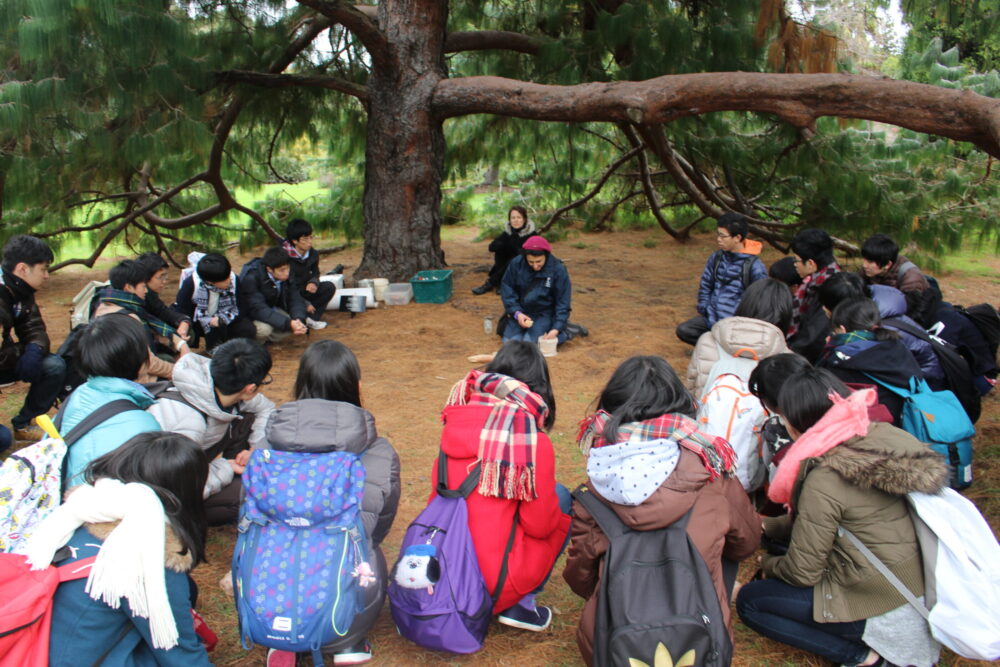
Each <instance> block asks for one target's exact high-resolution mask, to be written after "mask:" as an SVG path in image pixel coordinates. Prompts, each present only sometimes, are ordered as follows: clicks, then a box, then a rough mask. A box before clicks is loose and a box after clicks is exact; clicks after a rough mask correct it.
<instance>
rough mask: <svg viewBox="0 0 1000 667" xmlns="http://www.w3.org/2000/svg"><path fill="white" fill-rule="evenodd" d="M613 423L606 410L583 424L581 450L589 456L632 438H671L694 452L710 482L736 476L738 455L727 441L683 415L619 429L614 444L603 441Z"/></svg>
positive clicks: (665, 416) (579, 436)
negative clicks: (594, 448) (610, 423)
mask: <svg viewBox="0 0 1000 667" xmlns="http://www.w3.org/2000/svg"><path fill="white" fill-rule="evenodd" d="M610 420H611V414H610V413H609V412H607V411H606V410H598V411H597V412H596V413H594V414H592V415H591V416H589V417H585V418H584V419H583V420H581V421H580V431H579V433H578V434H577V437H576V441H577V443H578V444H579V446H580V450H581V451H582V452H583V453H584V454H587V453H588V452H589V451H590V450H591V448H593V447H604V446H605V445H608V444H614V445H617V444H621V443H623V442H628V441H629V440H631V439H632V438H633V437H635V438H637V439H639V440H660V439H669V440H672V441H674V442H676V443H677V445H678V446H680V447H683V448H684V449H686V450H688V451H690V452H693V453H695V454H697V455H698V458H700V459H701V462H702V465H704V466H705V470H707V471H708V475H709V480H714V479H716V478H718V477H721V476H723V475H725V476H732V475H735V474H736V452H734V451H733V448H732V447H730V445H729V443H728V442H726V440H725V439H724V438H720V437H717V436H712V435H708V434H707V433H702V432H701V431H699V430H698V423H697V422H696V421H695V420H693V419H691V418H690V417H686V416H684V415H680V414H667V415H660V416H659V417H654V418H652V419H647V420H645V421H641V422H628V423H625V424H622V425H621V426H619V427H618V434H617V436H616V437H615V442H613V443H609V442H608V441H607V440H605V439H604V429H605V427H606V426H607V425H608V422H609V421H610Z"/></svg>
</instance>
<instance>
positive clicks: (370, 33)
mask: <svg viewBox="0 0 1000 667" xmlns="http://www.w3.org/2000/svg"><path fill="white" fill-rule="evenodd" d="M297 1H298V3H299V4H300V5H305V6H306V7H309V8H310V9H314V10H316V11H317V12H319V13H320V14H322V15H323V16H325V17H327V18H328V19H331V20H332V21H334V22H336V23H339V24H340V25H342V26H344V27H345V28H347V29H348V30H350V31H351V32H352V33H353V34H354V35H355V36H357V38H358V39H359V40H361V43H362V44H363V45H364V47H365V49H366V50H367V51H368V55H369V56H371V59H372V62H375V63H385V62H387V61H388V60H389V59H390V57H391V56H390V49H389V41H388V40H387V39H386V37H385V34H384V33H383V32H382V31H381V30H379V27H378V23H377V22H376V12H375V7H372V6H366V5H354V4H353V3H346V2H338V1H337V0H297Z"/></svg>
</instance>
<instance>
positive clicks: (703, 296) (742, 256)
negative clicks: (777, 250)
mask: <svg viewBox="0 0 1000 667" xmlns="http://www.w3.org/2000/svg"><path fill="white" fill-rule="evenodd" d="M762 248H763V244H762V243H761V242H760V241H744V242H743V252H728V251H725V250H716V251H715V252H713V253H712V254H711V255H709V257H708V261H707V262H705V270H704V271H702V273H701V282H700V283H699V284H698V313H699V314H700V315H702V316H704V318H705V319H706V320H708V325H709V326H712V325H713V324H715V323H716V322H718V321H719V320H721V319H723V318H726V317H731V316H732V315H733V313H735V312H736V308H737V307H738V306H739V305H740V299H742V298H743V291H744V290H746V288H747V286H746V285H744V284H743V264H744V263H745V262H752V264H751V265H750V280H749V282H748V283H747V284H749V283H752V282H754V281H757V280H760V279H761V278H767V268H765V267H764V262H762V261H760V258H759V257H757V255H759V254H760V251H761V249H762ZM716 261H718V263H719V265H718V267H716V265H715V264H716Z"/></svg>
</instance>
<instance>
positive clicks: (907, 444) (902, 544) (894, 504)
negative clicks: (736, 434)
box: [761, 422, 948, 623]
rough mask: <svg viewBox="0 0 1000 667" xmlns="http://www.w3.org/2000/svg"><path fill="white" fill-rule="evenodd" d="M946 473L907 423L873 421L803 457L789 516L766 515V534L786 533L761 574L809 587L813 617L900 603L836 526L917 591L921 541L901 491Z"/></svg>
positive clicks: (863, 615)
mask: <svg viewBox="0 0 1000 667" xmlns="http://www.w3.org/2000/svg"><path fill="white" fill-rule="evenodd" d="M794 447H795V445H794V444H793V445H792V448H793V451H794ZM786 460H787V459H786ZM947 480H948V468H947V466H945V464H944V461H943V459H942V458H941V456H940V455H938V454H936V453H934V452H933V451H931V450H930V449H929V448H928V447H927V445H925V444H924V443H922V442H919V441H918V440H917V439H916V438H914V437H913V436H911V435H910V434H908V433H906V432H905V431H902V430H900V429H898V428H896V427H894V426H890V425H889V424H883V423H878V422H873V423H872V424H871V425H870V426H869V429H868V434H867V435H865V436H863V437H855V438H851V439H850V440H847V441H846V442H843V443H841V444H839V445H837V446H836V447H834V448H833V449H831V450H829V451H828V452H826V453H825V454H823V455H822V456H818V457H815V458H807V459H806V460H805V461H803V462H802V464H801V466H800V468H799V471H798V477H797V479H796V482H795V486H794V487H793V490H792V506H793V507H794V508H795V516H794V521H791V520H790V518H789V516H788V515H786V516H784V517H777V518H773V519H765V520H764V521H765V531H766V532H767V534H768V535H769V536H771V537H777V538H781V537H784V536H786V535H789V534H790V538H791V540H790V544H789V547H788V553H787V554H786V555H784V556H765V557H764V560H763V562H762V564H761V565H762V568H763V570H764V574H765V575H766V576H768V577H776V578H778V579H781V580H782V581H784V582H786V583H788V584H791V585H792V586H800V587H803V588H806V587H812V588H813V620H815V621H816V622H818V623H831V622H841V621H857V620H861V619H867V618H871V617H873V616H879V615H881V614H884V613H885V612H887V611H891V610H892V609H895V608H896V607H899V606H900V605H903V604H906V601H905V600H904V599H903V597H902V596H901V595H900V594H899V592H898V591H897V590H896V589H895V588H894V587H893V586H892V584H890V583H889V582H888V581H887V580H886V579H885V577H883V576H882V575H881V574H880V573H879V572H878V571H877V570H876V569H875V568H874V567H873V566H872V565H871V564H870V563H869V562H868V560H867V559H866V558H865V557H864V556H863V555H862V554H861V552H860V551H858V550H857V549H855V548H854V546H853V545H852V544H851V543H850V542H849V541H848V538H847V537H838V536H837V527H838V526H843V527H844V528H846V529H848V530H850V531H851V532H852V533H854V534H855V535H856V536H857V537H858V539H860V540H861V542H862V543H864V544H865V546H867V547H868V548H869V549H871V550H872V551H873V552H875V555H876V556H878V557H879V559H881V560H882V562H883V563H885V564H886V565H887V566H888V567H889V569H890V570H892V572H893V573H894V574H895V575H896V576H897V577H899V579H900V580H902V582H903V583H904V584H905V585H906V587H907V588H909V589H910V590H911V591H913V593H914V595H917V596H919V595H922V594H923V589H924V578H923V566H922V561H921V557H920V548H919V545H918V544H917V538H916V534H915V533H914V530H913V521H912V520H911V519H910V514H909V511H908V509H907V505H906V500H905V498H903V495H904V494H906V493H910V492H912V491H919V492H923V493H936V492H937V491H939V490H940V489H941V488H942V487H943V486H944V485H945V484H947ZM789 531H790V533H789Z"/></svg>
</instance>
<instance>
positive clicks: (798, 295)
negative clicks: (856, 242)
mask: <svg viewBox="0 0 1000 667" xmlns="http://www.w3.org/2000/svg"><path fill="white" fill-rule="evenodd" d="M791 248H792V257H793V258H794V262H795V264H794V266H795V271H796V273H798V274H799V277H800V278H802V283H801V284H799V286H798V287H796V288H795V294H794V295H793V297H792V298H793V301H794V308H793V310H792V325H791V326H790V327H789V328H788V334H787V336H786V338H787V340H788V347H790V348H791V349H792V351H793V352H796V353H798V354H801V355H802V356H803V357H805V358H806V359H808V360H809V362H810V363H815V362H816V361H817V360H818V359H819V356H820V354H821V353H822V352H823V346H824V344H825V343H826V339H827V336H829V335H830V318H829V317H827V316H826V313H824V312H823V304H821V303H820V300H819V287H820V285H822V284H823V283H825V282H826V281H827V279H828V278H829V277H830V276H832V275H833V274H835V273H838V272H839V271H840V270H841V268H840V264H838V263H837V261H836V260H835V259H834V258H833V239H831V238H830V235H829V234H827V233H826V232H825V231H823V230H822V229H803V230H802V231H801V232H799V233H798V234H796V235H795V238H793V239H792V243H791Z"/></svg>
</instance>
